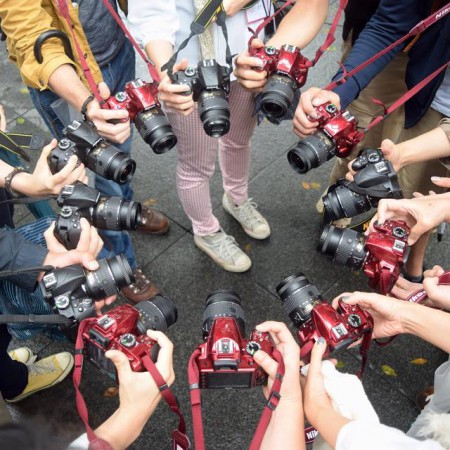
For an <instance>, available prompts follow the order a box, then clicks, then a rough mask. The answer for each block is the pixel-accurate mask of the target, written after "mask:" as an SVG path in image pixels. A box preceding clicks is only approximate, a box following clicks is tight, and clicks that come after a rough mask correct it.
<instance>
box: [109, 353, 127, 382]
mask: <svg viewBox="0 0 450 450" xmlns="http://www.w3.org/2000/svg"><path fill="white" fill-rule="evenodd" d="M105 356H106V357H107V358H108V359H110V360H111V361H112V362H113V363H114V365H115V366H116V369H117V375H118V378H119V382H120V381H122V380H123V379H125V378H126V377H127V376H129V375H130V374H131V372H132V370H131V366H130V362H129V361H128V358H127V357H126V356H125V354H124V353H122V352H119V351H118V350H108V351H107V352H106V353H105Z"/></svg>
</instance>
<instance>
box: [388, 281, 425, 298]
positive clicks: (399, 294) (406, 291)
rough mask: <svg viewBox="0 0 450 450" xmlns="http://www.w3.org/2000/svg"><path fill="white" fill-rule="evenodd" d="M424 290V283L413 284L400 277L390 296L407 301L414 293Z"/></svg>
mask: <svg viewBox="0 0 450 450" xmlns="http://www.w3.org/2000/svg"><path fill="white" fill-rule="evenodd" d="M421 289H423V284H422V283H413V282H412V281H408V280H407V279H406V278H403V277H402V276H400V277H398V279H397V281H396V282H395V285H394V287H393V288H392V291H391V292H390V295H392V296H393V297H395V298H398V299H399V300H406V299H407V298H408V297H409V296H410V295H411V294H412V293H414V292H416V291H419V290H421Z"/></svg>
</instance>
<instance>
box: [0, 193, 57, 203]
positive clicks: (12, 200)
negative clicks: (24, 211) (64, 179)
mask: <svg viewBox="0 0 450 450" xmlns="http://www.w3.org/2000/svg"><path fill="white" fill-rule="evenodd" d="M56 197H57V196H56V195H48V196H45V197H17V198H10V199H8V200H3V201H2V202H0V205H3V204H6V203H16V204H21V205H25V204H28V203H36V202H42V201H43V200H52V199H54V198H56Z"/></svg>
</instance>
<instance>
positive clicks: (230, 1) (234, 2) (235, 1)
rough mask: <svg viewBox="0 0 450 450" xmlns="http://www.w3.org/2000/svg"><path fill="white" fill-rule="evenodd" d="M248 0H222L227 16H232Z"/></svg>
mask: <svg viewBox="0 0 450 450" xmlns="http://www.w3.org/2000/svg"><path fill="white" fill-rule="evenodd" d="M248 2H249V0H223V9H224V10H225V12H226V13H227V16H228V17H231V16H234V15H235V14H236V13H237V12H239V11H240V10H241V9H242V8H243V7H244V6H245V5H247V3H248Z"/></svg>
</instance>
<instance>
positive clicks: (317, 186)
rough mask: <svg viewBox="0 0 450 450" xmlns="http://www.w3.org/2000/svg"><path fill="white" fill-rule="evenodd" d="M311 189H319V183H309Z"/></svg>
mask: <svg viewBox="0 0 450 450" xmlns="http://www.w3.org/2000/svg"><path fill="white" fill-rule="evenodd" d="M311 188H312V189H320V183H316V182H314V181H313V182H312V183H311Z"/></svg>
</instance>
